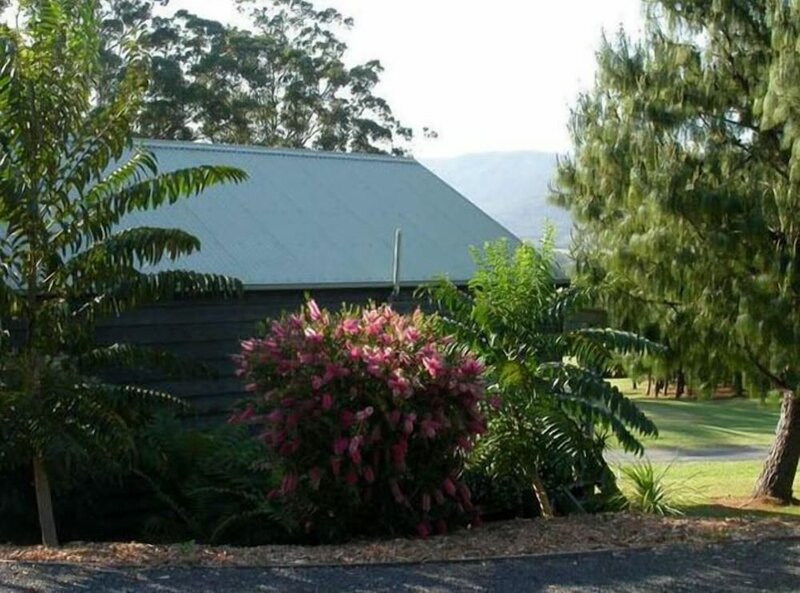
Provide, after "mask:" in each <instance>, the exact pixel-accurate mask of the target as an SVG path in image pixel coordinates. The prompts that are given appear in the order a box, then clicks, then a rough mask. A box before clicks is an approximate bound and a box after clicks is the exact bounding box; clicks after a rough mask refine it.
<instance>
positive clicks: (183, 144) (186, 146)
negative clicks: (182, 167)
mask: <svg viewBox="0 0 800 593" xmlns="http://www.w3.org/2000/svg"><path fill="white" fill-rule="evenodd" d="M134 143H141V144H143V145H144V146H158V147H161V148H167V149H171V150H197V151H216V152H230V153H238V154H269V155H273V156H286V157H300V158H312V159H341V160H351V161H373V162H374V161H378V162H385V163H394V164H398V165H406V164H416V163H417V160H416V159H414V158H413V157H401V156H395V155H389V154H369V153H360V152H358V153H357V152H333V151H325V150H312V149H308V148H273V147H268V146H258V145H248V144H224V143H204V142H191V141H187V140H159V139H152V138H136V139H134Z"/></svg>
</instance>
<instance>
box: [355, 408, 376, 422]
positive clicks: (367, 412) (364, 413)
mask: <svg viewBox="0 0 800 593" xmlns="http://www.w3.org/2000/svg"><path fill="white" fill-rule="evenodd" d="M373 412H375V409H374V408H373V407H372V406H367V407H366V408H364V409H363V410H361V411H360V412H357V413H356V420H357V421H359V422H364V420H366V419H368V418H369V417H370V416H372V414H373Z"/></svg>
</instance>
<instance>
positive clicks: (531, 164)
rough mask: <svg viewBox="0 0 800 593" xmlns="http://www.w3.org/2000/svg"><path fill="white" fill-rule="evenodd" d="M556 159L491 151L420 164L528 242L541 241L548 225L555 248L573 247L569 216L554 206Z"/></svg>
mask: <svg viewBox="0 0 800 593" xmlns="http://www.w3.org/2000/svg"><path fill="white" fill-rule="evenodd" d="M557 158H558V157H557V155H556V154H555V153H549V152H542V151H536V150H525V151H492V152H481V153H470V154H464V155H460V156H456V157H445V158H422V159H419V162H420V163H422V164H423V165H424V166H425V167H427V168H428V169H430V170H431V171H432V172H433V173H435V174H436V175H438V176H439V177H441V178H442V179H443V180H444V181H445V182H446V183H448V184H449V185H451V186H452V187H453V188H455V189H456V190H457V191H458V192H460V193H461V194H463V195H464V196H465V197H466V198H467V199H468V200H469V201H470V202H472V203H473V204H475V205H476V206H478V207H479V208H480V209H481V210H483V211H484V212H486V214H488V215H489V216H491V217H492V218H494V219H495V220H497V221H498V222H499V223H500V224H502V225H503V226H505V227H506V228H507V229H508V230H510V231H511V232H512V233H514V234H515V235H517V236H518V237H520V238H521V239H525V240H534V241H536V240H538V239H540V238H541V237H542V235H543V234H544V231H545V229H546V227H547V225H548V224H550V225H552V226H553V229H554V233H555V242H556V246H557V247H559V248H562V249H563V248H567V247H569V244H570V236H571V232H572V219H571V217H570V215H569V213H568V212H567V211H566V210H564V209H562V208H560V207H558V206H555V205H553V204H551V203H550V202H549V199H548V198H549V195H550V193H551V192H550V184H551V182H552V180H553V178H554V177H555V173H556V164H557Z"/></svg>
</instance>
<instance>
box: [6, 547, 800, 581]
mask: <svg viewBox="0 0 800 593" xmlns="http://www.w3.org/2000/svg"><path fill="white" fill-rule="evenodd" d="M798 590H800V540H797V539H784V540H768V541H761V542H731V543H725V544H717V545H706V546H700V547H698V546H678V547H669V548H660V549H655V550H627V551H619V552H588V553H580V554H561V555H556V556H545V557H530V558H518V559H509V560H489V561H482V562H462V563H453V562H449V563H434V564H406V565H373V566H351V567H319V568H261V569H255V568H172V569H169V568H166V569H149V570H136V569H113V570H112V569H99V568H83V567H75V566H72V567H69V566H63V565H25V564H14V563H0V593H23V592H25V593H60V592H62V591H64V592H66V591H83V592H85V593H95V592H96V593H99V592H115V593H150V592H153V593H155V592H159V593H178V592H182V591H190V592H192V593H212V592H213V593H234V592H235V593H242V592H247V591H264V592H271V591H275V592H277V591H282V592H283V591H285V592H289V593H295V592H297V593H299V592H306V591H308V592H322V591H353V592H355V591H375V592H384V591H417V592H421V591H431V592H445V591H464V592H484V591H485V592H494V591H496V592H505V591H508V592H512V593H521V592H528V591H530V592H534V593H535V592H548V593H567V592H575V593H590V592H599V591H616V592H623V593H624V592H634V591H635V592H640V593H651V592H652V593H655V592H667V591H668V592H670V593H672V592H683V591H705V592H712V593H713V592H720V593H722V592H725V593H756V592H758V591H773V592H789V591H798Z"/></svg>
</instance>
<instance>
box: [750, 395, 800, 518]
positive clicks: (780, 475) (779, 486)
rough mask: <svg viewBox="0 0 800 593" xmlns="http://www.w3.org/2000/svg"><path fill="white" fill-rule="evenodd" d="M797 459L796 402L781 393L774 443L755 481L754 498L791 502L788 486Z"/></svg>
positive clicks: (799, 413)
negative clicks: (781, 402)
mask: <svg viewBox="0 0 800 593" xmlns="http://www.w3.org/2000/svg"><path fill="white" fill-rule="evenodd" d="M798 460H800V399H799V398H798V396H797V395H796V394H794V393H791V392H788V391H787V392H786V393H784V394H783V404H782V405H781V417H780V420H779V421H778V428H777V429H776V430H775V440H774V441H773V443H772V448H771V449H770V452H769V457H767V461H766V462H765V463H764V468H763V469H762V470H761V475H760V476H759V478H758V482H756V489H755V491H754V492H753V495H754V496H758V497H769V498H775V499H778V500H780V501H781V502H785V503H791V502H792V484H793V483H794V477H795V474H796V473H797V462H798Z"/></svg>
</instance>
